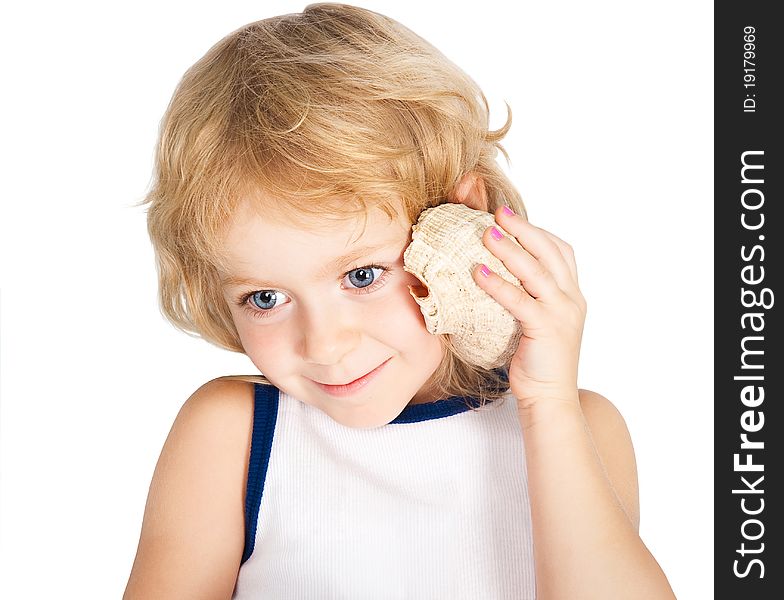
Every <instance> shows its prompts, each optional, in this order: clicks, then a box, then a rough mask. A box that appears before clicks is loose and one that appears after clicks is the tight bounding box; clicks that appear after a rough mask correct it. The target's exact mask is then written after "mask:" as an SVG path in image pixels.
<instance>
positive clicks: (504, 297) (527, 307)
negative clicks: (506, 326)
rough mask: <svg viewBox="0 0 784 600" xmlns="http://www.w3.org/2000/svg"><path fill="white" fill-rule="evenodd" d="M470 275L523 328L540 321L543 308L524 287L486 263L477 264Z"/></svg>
mask: <svg viewBox="0 0 784 600" xmlns="http://www.w3.org/2000/svg"><path fill="white" fill-rule="evenodd" d="M472 275H473V278H474V281H476V283H477V285H478V286H479V287H480V288H482V289H483V290H484V291H485V292H487V293H488V294H489V295H490V297H491V298H493V299H494V300H495V301H496V302H498V303H499V304H500V305H501V306H503V307H504V308H505V309H506V310H508V311H509V312H510V313H511V314H512V316H513V317H514V318H515V319H517V320H518V321H520V323H521V324H522V326H523V327H524V328H526V329H528V328H530V327H532V324H536V323H541V321H542V311H543V310H544V309H543V307H542V306H541V305H540V304H539V303H538V302H537V301H536V299H534V298H533V297H532V296H531V295H530V294H529V293H528V292H526V290H525V289H523V288H521V287H519V286H516V285H513V284H511V283H509V282H508V281H506V280H505V279H504V278H503V277H501V276H500V275H498V273H494V272H493V271H492V270H491V269H489V268H488V267H487V265H483V264H480V265H477V266H476V267H474V270H473V272H472Z"/></svg>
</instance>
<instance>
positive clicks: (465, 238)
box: [403, 202, 522, 369]
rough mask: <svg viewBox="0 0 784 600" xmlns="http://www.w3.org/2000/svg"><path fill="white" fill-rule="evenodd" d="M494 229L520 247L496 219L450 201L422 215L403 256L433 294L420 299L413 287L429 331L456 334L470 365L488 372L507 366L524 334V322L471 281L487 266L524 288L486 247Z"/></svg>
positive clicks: (457, 345)
mask: <svg viewBox="0 0 784 600" xmlns="http://www.w3.org/2000/svg"><path fill="white" fill-rule="evenodd" d="M490 225H495V227H496V228H497V229H498V230H499V231H501V233H503V234H504V235H505V236H506V237H507V238H509V239H511V240H512V241H513V242H514V243H515V244H518V245H519V243H518V242H517V240H516V239H515V238H514V237H513V236H511V235H509V234H508V233H507V232H506V231H504V230H503V229H502V228H501V227H500V226H499V225H498V224H497V223H496V222H495V217H494V216H493V215H492V214H490V213H488V212H484V211H479V210H474V209H472V208H469V207H467V206H465V205H464V204H456V203H451V202H450V203H445V204H441V205H439V206H436V207H434V208H428V209H425V210H423V211H422V213H421V214H420V215H419V219H418V221H417V222H416V223H415V224H414V225H413V226H412V234H411V238H412V241H411V244H409V246H408V248H406V250H405V252H404V253H403V269H404V270H405V271H407V272H409V273H412V274H413V275H415V276H416V277H417V278H418V279H419V280H420V281H422V282H423V283H424V284H425V285H426V286H427V288H428V295H427V296H425V297H420V296H418V295H417V294H416V293H415V292H414V290H413V289H412V288H411V286H409V292H410V293H411V296H413V298H414V300H415V301H416V302H417V304H419V308H420V310H421V311H422V315H423V316H424V318H425V325H426V326H427V330H428V331H429V332H430V333H432V334H435V335H440V334H447V333H448V334H450V335H451V340H452V342H453V344H454V346H455V348H456V349H457V350H458V352H460V353H461V357H462V358H463V359H464V360H466V361H467V362H469V363H471V364H474V365H478V366H480V367H483V368H486V369H492V368H497V367H499V366H502V365H504V364H506V363H507V362H508V361H509V359H511V357H512V356H513V355H514V353H515V350H516V349H517V345H518V343H519V341H520V336H521V335H522V326H521V325H520V322H519V321H518V320H517V319H515V318H514V317H513V316H512V314H511V313H510V312H509V311H508V310H506V309H505V308H504V307H503V306H501V305H500V304H499V303H498V302H497V301H496V300H494V299H493V298H492V297H491V296H490V295H489V294H487V293H486V292H485V291H484V290H483V289H482V288H480V287H479V286H478V285H477V284H476V282H475V281H474V279H473V277H472V276H471V273H472V270H473V268H474V267H475V266H476V265H478V264H479V263H484V264H486V265H487V266H488V267H490V269H492V270H493V271H494V272H495V273H498V274H499V275H500V276H501V277H503V278H504V279H505V280H506V281H509V282H510V283H513V284H514V285H517V286H520V285H521V284H520V281H519V280H518V279H517V278H516V277H515V276H514V275H512V273H510V272H509V270H508V269H507V268H506V267H505V266H504V264H503V262H501V260H500V259H498V258H496V257H495V256H494V255H493V254H492V253H491V252H490V251H489V250H488V249H487V247H486V246H485V245H484V243H483V242H482V234H483V233H484V231H485V229H487V228H488V227H489V226H490Z"/></svg>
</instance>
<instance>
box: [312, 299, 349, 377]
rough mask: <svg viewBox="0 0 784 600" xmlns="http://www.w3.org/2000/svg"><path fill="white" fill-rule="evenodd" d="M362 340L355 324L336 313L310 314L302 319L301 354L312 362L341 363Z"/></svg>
mask: <svg viewBox="0 0 784 600" xmlns="http://www.w3.org/2000/svg"><path fill="white" fill-rule="evenodd" d="M359 341H360V332H359V330H358V328H357V326H356V323H354V322H353V320H352V319H351V317H350V316H348V315H345V314H342V313H339V312H338V311H336V310H332V311H328V310H318V311H310V312H308V313H307V314H306V315H305V317H304V318H303V321H302V354H303V356H304V359H305V361H307V362H309V363H313V364H319V365H335V364H340V363H341V362H342V361H343V360H344V358H345V357H346V356H347V355H348V354H350V353H351V352H352V351H353V350H355V349H356V347H357V345H358V344H359Z"/></svg>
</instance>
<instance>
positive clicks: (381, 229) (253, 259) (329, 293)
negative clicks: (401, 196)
mask: <svg viewBox="0 0 784 600" xmlns="http://www.w3.org/2000/svg"><path fill="white" fill-rule="evenodd" d="M268 201H269V199H268ZM400 213H401V214H402V211H400ZM363 223H364V219H361V218H357V219H354V220H344V221H340V222H338V221H335V222H328V223H326V224H325V223H319V224H318V227H317V228H302V227H297V226H295V225H293V224H286V223H284V222H282V221H281V220H277V221H276V220H272V219H271V218H270V217H267V216H261V215H260V214H259V213H258V212H256V211H255V210H253V208H252V206H251V205H250V203H245V204H243V205H241V206H240V208H239V209H238V211H237V212H236V213H235V215H234V218H233V221H232V223H231V225H230V227H229V229H228V234H227V237H226V240H225V246H224V252H225V256H226V259H227V261H226V265H227V266H226V267H225V270H222V271H221V272H220V275H221V279H222V281H223V292H224V297H225V299H226V301H227V303H228V305H229V307H230V309H231V314H232V317H233V319H234V323H235V325H236V327H237V331H238V333H239V336H240V340H241V342H242V346H243V348H244V350H245V353H246V354H247V355H248V357H250V359H251V361H253V364H254V365H256V367H257V368H258V369H259V371H261V372H262V373H263V374H264V375H265V376H266V377H267V378H268V379H269V380H270V381H271V382H272V383H274V384H275V385H276V386H277V387H278V388H280V389H281V390H283V391H284V392H286V393H287V394H289V395H291V396H293V397H295V398H297V399H299V400H301V401H302V402H305V403H306V404H309V405H311V406H314V407H316V408H318V409H320V410H322V411H323V412H325V413H327V414H328V415H329V416H330V417H332V418H333V419H334V420H335V421H337V422H338V423H341V424H343V425H346V426H349V427H360V428H369V427H379V426H381V425H385V424H387V423H389V422H390V421H392V420H393V419H394V418H395V417H397V416H398V415H399V414H400V412H401V411H402V410H403V408H404V407H405V406H406V405H407V404H409V403H420V402H431V401H434V400H436V399H438V398H437V396H436V395H435V394H434V393H433V391H432V386H431V382H430V379H431V375H432V374H433V373H434V371H435V370H436V368H437V367H438V365H439V364H440V362H441V359H442V357H443V355H444V351H443V349H442V346H441V343H440V341H439V338H438V337H437V336H435V335H432V334H430V333H429V332H428V331H427V329H426V328H425V323H424V319H423V317H422V313H421V312H420V309H419V306H418V305H417V304H416V302H415V301H414V299H413V298H412V297H411V294H410V292H409V286H412V288H414V291H415V292H416V293H417V294H418V295H422V294H423V293H426V291H424V290H423V289H422V288H421V283H420V282H419V281H418V280H417V279H416V277H414V276H413V275H411V274H410V273H406V272H405V271H403V251H404V250H405V249H406V247H407V246H408V244H409V243H410V241H411V235H410V232H411V226H410V223H409V222H408V219H407V218H406V217H405V215H403V216H400V217H398V219H397V220H390V218H389V217H388V216H387V215H386V214H385V213H384V212H383V211H381V210H380V209H373V210H372V212H371V213H369V214H368V218H367V225H366V226H365V227H364V229H363Z"/></svg>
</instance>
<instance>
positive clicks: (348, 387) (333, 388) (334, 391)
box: [312, 358, 392, 396]
mask: <svg viewBox="0 0 784 600" xmlns="http://www.w3.org/2000/svg"><path fill="white" fill-rule="evenodd" d="M390 360H392V359H391V358H388V359H387V360H385V361H384V362H383V363H381V364H380V365H379V366H377V367H376V368H375V369H373V370H372V371H370V372H369V373H366V374H365V375H363V376H362V377H360V378H358V379H355V380H354V381H351V382H349V383H344V384H340V385H329V384H326V383H320V382H318V381H315V380H312V381H313V383H315V384H316V385H317V386H319V387H320V388H321V389H322V390H324V391H325V392H327V393H329V394H331V395H333V396H348V395H350V394H353V393H355V392H357V391H359V390H360V389H362V388H363V387H365V386H366V385H368V384H369V383H370V382H371V381H372V380H373V379H375V377H376V375H378V374H379V373H380V372H381V370H382V369H383V368H384V367H385V366H386V365H387V363H388V362H389V361H390Z"/></svg>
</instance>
